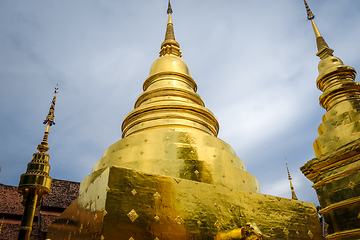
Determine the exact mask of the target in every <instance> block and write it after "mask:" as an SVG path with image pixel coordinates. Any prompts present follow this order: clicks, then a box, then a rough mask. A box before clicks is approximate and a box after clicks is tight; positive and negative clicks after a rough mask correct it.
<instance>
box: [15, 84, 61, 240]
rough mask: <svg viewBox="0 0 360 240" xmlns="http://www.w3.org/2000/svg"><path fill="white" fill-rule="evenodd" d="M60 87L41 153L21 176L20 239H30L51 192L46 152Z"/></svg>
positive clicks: (45, 122)
mask: <svg viewBox="0 0 360 240" xmlns="http://www.w3.org/2000/svg"><path fill="white" fill-rule="evenodd" d="M58 89H59V88H58V86H57V85H56V87H55V92H54V97H53V100H52V102H51V106H50V110H49V114H48V115H47V117H46V119H45V120H44V122H43V123H44V124H46V130H45V134H44V138H43V140H42V142H41V144H40V145H38V147H37V149H38V150H39V152H37V153H34V154H33V157H32V160H31V162H29V163H28V165H27V169H26V172H25V173H24V174H22V175H21V177H20V181H19V187H18V192H19V193H20V194H22V195H23V199H24V201H23V202H22V204H23V205H24V213H23V216H22V219H21V225H20V231H19V236H18V239H21V240H23V239H24V240H25V239H26V240H27V239H30V234H31V230H32V225H33V220H34V214H35V209H36V207H37V206H38V205H39V204H40V199H41V198H42V197H43V196H45V195H47V194H48V193H49V192H50V187H51V177H50V176H49V173H50V165H49V160H50V155H49V154H47V153H46V152H47V151H48V150H49V146H48V142H47V139H48V136H49V129H50V126H51V125H53V124H55V123H54V111H55V102H56V93H57V90H58Z"/></svg>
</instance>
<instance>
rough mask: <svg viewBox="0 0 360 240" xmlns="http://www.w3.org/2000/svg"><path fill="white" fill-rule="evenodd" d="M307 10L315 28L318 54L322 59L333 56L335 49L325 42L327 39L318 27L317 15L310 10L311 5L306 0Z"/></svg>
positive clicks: (308, 17)
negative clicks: (315, 19) (316, 22)
mask: <svg viewBox="0 0 360 240" xmlns="http://www.w3.org/2000/svg"><path fill="white" fill-rule="evenodd" d="M304 4H305V8H306V12H307V19H308V20H309V21H311V25H312V27H313V29H314V33H315V37H316V45H317V49H318V53H317V54H316V55H317V56H318V57H320V59H324V58H326V57H330V56H333V52H334V50H333V49H331V48H330V47H329V46H328V45H327V43H326V42H325V39H324V38H323V37H322V36H321V34H320V31H319V29H318V28H317V26H316V24H315V21H314V18H315V15H314V14H313V13H312V11H311V10H310V7H309V5H308V4H307V2H306V0H304Z"/></svg>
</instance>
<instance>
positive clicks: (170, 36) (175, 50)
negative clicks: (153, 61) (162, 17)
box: [159, 0, 182, 57]
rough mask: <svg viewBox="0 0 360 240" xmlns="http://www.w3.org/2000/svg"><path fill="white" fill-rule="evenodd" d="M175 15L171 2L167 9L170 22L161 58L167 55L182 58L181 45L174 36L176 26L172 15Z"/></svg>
mask: <svg viewBox="0 0 360 240" xmlns="http://www.w3.org/2000/svg"><path fill="white" fill-rule="evenodd" d="M172 13H173V10H172V7H171V3H170V0H169V5H168V9H167V14H168V15H169V16H168V21H167V26H166V33H165V39H164V42H163V43H162V44H161V50H160V52H159V56H160V57H161V56H165V55H175V56H178V57H181V55H182V54H181V51H180V44H179V43H178V42H177V41H176V40H175V34H174V25H173V22H172V18H171V14H172Z"/></svg>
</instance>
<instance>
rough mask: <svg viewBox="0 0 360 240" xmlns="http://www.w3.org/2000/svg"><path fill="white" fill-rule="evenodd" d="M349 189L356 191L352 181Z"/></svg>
mask: <svg viewBox="0 0 360 240" xmlns="http://www.w3.org/2000/svg"><path fill="white" fill-rule="evenodd" d="M348 187H349V188H350V189H351V190H354V188H355V183H354V182H352V181H350V182H349V185H348Z"/></svg>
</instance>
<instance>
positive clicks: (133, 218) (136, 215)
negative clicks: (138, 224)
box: [127, 209, 139, 222]
mask: <svg viewBox="0 0 360 240" xmlns="http://www.w3.org/2000/svg"><path fill="white" fill-rule="evenodd" d="M127 216H128V217H129V218H130V220H131V221H132V222H134V221H135V220H136V219H137V218H138V217H139V215H138V214H137V213H136V212H135V210H134V209H133V210H131V211H130V212H129V213H128V214H127Z"/></svg>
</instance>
